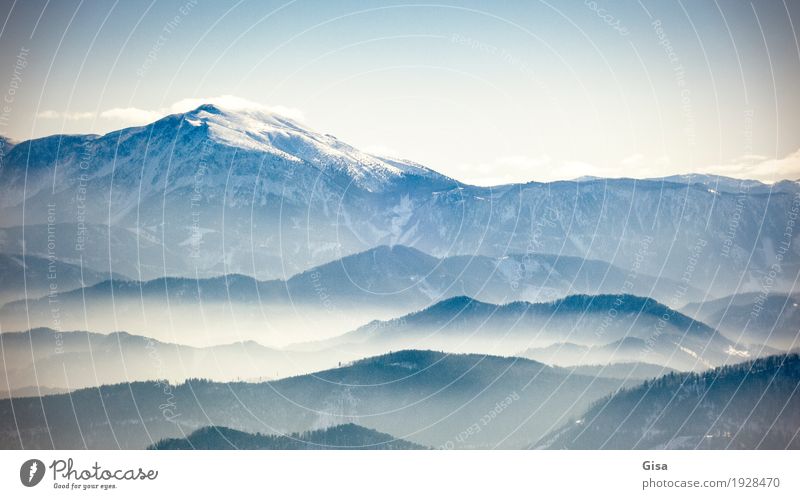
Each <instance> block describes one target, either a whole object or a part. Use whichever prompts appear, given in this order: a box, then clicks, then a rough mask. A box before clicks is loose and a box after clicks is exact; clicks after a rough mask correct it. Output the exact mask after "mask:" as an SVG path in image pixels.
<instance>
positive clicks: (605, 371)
mask: <svg viewBox="0 0 800 499" xmlns="http://www.w3.org/2000/svg"><path fill="white" fill-rule="evenodd" d="M532 358H533V357H532ZM534 360H535V358H534ZM563 369H564V370H565V371H568V372H571V373H574V374H583V375H586V376H600V377H603V378H615V379H635V380H646V379H651V378H658V377H660V376H663V375H665V374H669V373H671V372H675V371H673V370H672V369H669V368H667V367H664V366H659V365H656V364H647V363H645V362H618V363H616V364H593V365H575V366H566V367H564V368H563Z"/></svg>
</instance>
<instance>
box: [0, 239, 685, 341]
mask: <svg viewBox="0 0 800 499" xmlns="http://www.w3.org/2000/svg"><path fill="white" fill-rule="evenodd" d="M626 279H627V273H626V272H625V271H624V270H622V269H620V268H617V267H614V266H611V265H609V264H606V263H604V262H599V261H594V260H583V259H579V258H574V257H566V256H555V255H540V254H530V255H511V256H508V257H505V258H492V257H485V256H479V255H476V256H453V257H445V258H436V257H433V256H431V255H428V254H426V253H423V252H421V251H419V250H416V249H414V248H410V247H406V246H402V245H396V246H391V247H390V246H378V247H376V248H372V249H370V250H368V251H364V252H361V253H357V254H354V255H349V256H345V257H343V258H341V259H338V260H334V261H332V262H328V263H326V264H323V265H320V266H318V267H314V268H312V269H310V270H308V271H305V272H302V273H299V274H297V275H294V276H292V277H290V278H288V279H286V280H271V281H257V280H255V279H253V278H252V277H249V276H243V275H231V274H229V275H226V276H222V277H213V278H206V279H189V278H176V277H169V278H161V279H155V280H152V281H147V282H127V281H114V282H102V283H98V284H97V285H94V286H90V287H88V288H85V289H80V290H76V291H74V292H67V293H61V294H59V295H58V296H57V299H58V301H59V303H60V304H61V305H62V307H61V309H62V311H61V314H60V323H61V327H62V328H66V329H87V328H88V329H90V330H92V331H101V332H107V331H116V330H119V329H124V330H128V331H146V332H147V335H148V336H152V337H155V338H159V339H163V340H165V341H178V342H181V343H185V344H191V345H203V344H209V343H208V341H209V340H210V344H213V343H224V342H229V341H231V340H232V338H231V337H227V338H226V337H225V336H224V334H222V333H223V332H227V331H229V330H230V327H231V326H230V325H231V324H232V325H234V327H235V328H236V331H237V334H236V335H235V338H236V339H242V338H244V339H253V340H256V341H259V342H261V343H266V344H272V345H276V344H278V345H280V344H287V343H294V342H301V341H308V340H319V339H322V338H324V337H326V336H334V335H338V334H341V333H343V332H346V331H350V330H352V329H354V328H357V327H359V326H361V325H363V324H365V323H367V322H369V321H371V320H374V319H389V318H391V317H396V316H400V315H404V314H407V313H409V312H411V311H415V310H419V309H421V308H424V307H427V306H430V305H431V304H434V303H436V302H438V301H439V300H442V299H445V298H449V297H453V296H457V295H460V294H463V293H467V294H469V295H470V296H474V297H476V298H478V299H482V300H487V301H491V302H508V301H514V300H535V301H543V300H550V299H555V298H560V297H563V296H565V295H567V294H573V293H591V294H595V293H602V292H606V291H611V292H616V291H617V290H619V289H625V285H624V283H625V282H626ZM677 286H678V283H677V282H674V281H671V280H669V279H659V280H656V279H654V278H651V277H649V276H644V275H640V276H639V278H638V280H637V284H636V285H635V286H632V287H631V289H632V290H636V291H640V292H642V293H650V294H652V295H653V296H664V297H666V298H669V297H670V296H671V295H672V293H673V291H672V290H673V289H674V287H677ZM687 289H688V290H689V291H688V292H687V293H688V294H691V295H692V296H696V295H699V294H700V292H699V291H696V292H694V291H692V290H691V288H687ZM165 303H167V304H168V305H169V306H168V307H164V304H165ZM0 313H2V317H3V321H4V324H5V328H6V329H27V328H29V327H37V326H49V325H51V324H52V317H51V304H50V302H49V300H48V299H42V300H38V301H29V302H27V303H14V304H9V305H8V306H6V307H3V308H2V309H1V310H0ZM206 335H209V336H211V337H210V338H209V339H208V340H206V341H201V339H200V338H199V337H202V336H206ZM301 335H305V337H303V336H301Z"/></svg>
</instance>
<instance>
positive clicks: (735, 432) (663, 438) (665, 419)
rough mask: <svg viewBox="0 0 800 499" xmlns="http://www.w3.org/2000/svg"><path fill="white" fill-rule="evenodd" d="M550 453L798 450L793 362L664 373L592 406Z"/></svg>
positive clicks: (789, 358) (798, 362)
mask: <svg viewBox="0 0 800 499" xmlns="http://www.w3.org/2000/svg"><path fill="white" fill-rule="evenodd" d="M538 445H539V446H540V447H546V448H552V449H665V448H666V449H695V448H700V449H786V448H790V449H800V357H798V355H796V354H791V355H779V356H772V357H766V358H763V359H757V360H755V361H752V362H745V363H742V364H737V365H733V366H725V367H721V368H718V369H714V370H711V371H706V372H704V373H700V374H686V373H672V374H668V375H666V376H663V377H661V378H658V379H656V380H654V381H649V382H645V383H643V384H642V385H641V386H637V387H635V388H630V389H626V390H623V391H621V392H620V393H617V394H614V395H613V396H610V397H609V398H606V399H604V400H600V401H598V402H595V403H594V404H593V405H592V408H591V409H589V410H588V411H587V412H586V413H585V414H583V415H581V416H579V417H577V418H575V420H574V421H573V422H572V423H570V424H568V425H567V426H565V427H564V428H562V429H560V430H558V431H555V432H553V433H551V434H550V435H548V436H547V437H545V438H544V439H542V440H541V441H540V442H539V444H538Z"/></svg>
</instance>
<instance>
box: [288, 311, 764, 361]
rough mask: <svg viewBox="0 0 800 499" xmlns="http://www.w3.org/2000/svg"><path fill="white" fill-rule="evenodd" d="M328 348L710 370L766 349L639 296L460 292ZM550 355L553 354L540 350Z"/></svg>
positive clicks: (363, 329) (372, 325)
mask: <svg viewBox="0 0 800 499" xmlns="http://www.w3.org/2000/svg"><path fill="white" fill-rule="evenodd" d="M565 343H567V345H564V344H565ZM298 348H299V347H298ZM325 348H328V349H334V350H335V351H339V352H343V353H351V354H352V353H357V354H359V355H370V354H374V353H376V352H382V351H386V350H393V349H402V348H426V349H442V350H446V351H451V352H486V353H494V354H500V355H512V354H516V353H518V352H524V353H523V354H522V355H524V356H526V357H533V358H536V359H537V360H540V361H543V362H548V363H551V364H558V365H574V364H609V363H616V362H647V363H653V364H658V365H663V366H667V367H669V368H672V369H677V370H698V369H699V370H702V369H706V368H708V367H713V366H717V365H721V364H724V363H728V362H730V361H731V360H736V359H739V358H742V357H744V358H747V357H750V356H752V355H754V354H757V352H758V350H757V349H754V350H747V349H746V348H744V347H742V346H740V345H738V344H736V343H734V342H732V341H730V340H729V339H727V338H725V337H724V336H722V335H721V334H719V333H718V332H717V331H715V330H714V329H712V328H710V327H708V326H707V325H705V324H703V323H702V322H698V321H695V320H693V319H691V318H689V317H687V316H685V315H683V314H681V313H680V312H677V311H675V310H672V309H670V308H669V307H667V306H665V305H663V304H661V303H658V302H657V301H655V300H653V299H651V298H642V297H638V296H633V295H594V296H591V295H571V296H568V297H566V298H562V299H559V300H556V301H553V302H547V303H528V302H513V303H508V304H504V305H494V304H489V303H484V302H480V301H478V300H474V299H472V298H469V297H465V296H460V297H455V298H450V299H447V300H443V301H441V302H439V303H437V304H435V305H433V306H431V307H428V308H426V309H424V310H422V311H420V312H415V313H412V314H409V315H406V316H403V317H400V318H397V319H393V320H390V321H373V322H372V323H370V324H367V325H366V326H363V327H361V328H359V329H357V330H355V331H353V332H351V333H347V334H345V335H342V336H339V337H336V338H333V339H331V340H326V341H322V342H318V343H316V344H315V349H317V350H321V349H325ZM531 349H534V350H531ZM536 349H545V350H536ZM562 350H563V352H562ZM543 352H549V353H550V355H548V356H547V358H544V356H543V355H537V354H541V353H543Z"/></svg>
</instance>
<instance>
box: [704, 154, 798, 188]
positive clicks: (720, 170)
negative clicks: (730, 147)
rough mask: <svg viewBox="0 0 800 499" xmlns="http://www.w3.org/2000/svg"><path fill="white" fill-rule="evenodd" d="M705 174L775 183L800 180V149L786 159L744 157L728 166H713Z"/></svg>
mask: <svg viewBox="0 0 800 499" xmlns="http://www.w3.org/2000/svg"><path fill="white" fill-rule="evenodd" d="M703 173H713V174H716V175H724V176H726V177H734V178H741V179H755V180H760V181H762V182H767V183H773V182H777V181H778V180H798V179H800V149H798V150H797V151H795V152H793V153H791V154H789V155H788V156H786V157H784V158H780V159H778V158H767V157H764V156H755V155H749V156H742V157H741V158H739V159H737V160H734V161H732V162H730V163H728V164H721V165H712V166H710V167H709V168H707V169H705V170H704V171H703Z"/></svg>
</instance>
